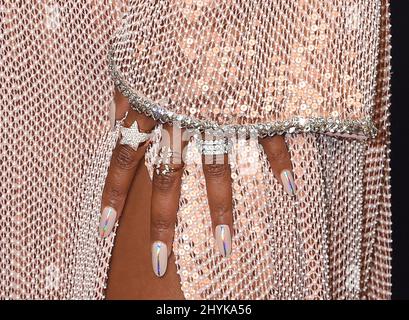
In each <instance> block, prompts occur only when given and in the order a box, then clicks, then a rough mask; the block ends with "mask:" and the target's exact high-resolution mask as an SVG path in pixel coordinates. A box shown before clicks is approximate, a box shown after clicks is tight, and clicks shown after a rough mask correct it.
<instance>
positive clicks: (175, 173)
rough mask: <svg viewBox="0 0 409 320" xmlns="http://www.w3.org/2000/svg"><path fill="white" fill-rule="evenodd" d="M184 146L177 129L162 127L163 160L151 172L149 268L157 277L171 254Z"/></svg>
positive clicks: (161, 274)
mask: <svg viewBox="0 0 409 320" xmlns="http://www.w3.org/2000/svg"><path fill="white" fill-rule="evenodd" d="M165 136H166V138H165ZM186 145H187V141H182V136H181V131H180V130H176V129H175V130H173V127H172V126H169V125H164V130H163V132H162V149H161V150H162V155H163V157H162V163H161V164H158V166H157V167H156V168H155V170H154V174H153V181H152V204H151V245H152V247H151V250H152V267H153V271H154V273H155V274H156V276H158V277H162V276H163V275H164V274H165V272H166V268H167V261H168V257H169V255H170V254H171V248H172V241H173V236H174V232H175V224H176V215H177V210H178V207H179V198H180V192H181V184H182V174H183V168H184V164H183V159H182V150H183V148H184V147H185V146H186Z"/></svg>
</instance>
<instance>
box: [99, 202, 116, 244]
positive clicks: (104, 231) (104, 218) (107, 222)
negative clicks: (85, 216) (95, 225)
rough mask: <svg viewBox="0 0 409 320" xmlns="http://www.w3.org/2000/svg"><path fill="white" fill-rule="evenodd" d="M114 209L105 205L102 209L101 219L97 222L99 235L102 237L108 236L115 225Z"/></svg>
mask: <svg viewBox="0 0 409 320" xmlns="http://www.w3.org/2000/svg"><path fill="white" fill-rule="evenodd" d="M115 221H116V210H115V209H114V208H111V207H105V208H104V210H102V215H101V220H100V222H99V235H100V236H101V237H102V238H105V237H108V236H109V234H110V233H111V231H112V228H113V227H114V225H115Z"/></svg>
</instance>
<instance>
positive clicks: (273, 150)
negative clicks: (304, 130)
mask: <svg viewBox="0 0 409 320" xmlns="http://www.w3.org/2000/svg"><path fill="white" fill-rule="evenodd" d="M260 143H261V145H262V146H263V148H264V151H265V153H266V155H267V158H268V161H269V162H270V166H271V169H272V170H273V173H274V176H275V177H276V178H277V179H278V181H280V182H281V184H282V185H283V187H284V190H285V191H286V192H287V193H288V194H289V195H290V196H294V195H295V193H296V185H295V182H294V176H293V173H292V163H291V156H290V153H289V152H288V148H287V145H286V143H285V139H284V137H283V136H273V137H267V138H264V139H261V140H260Z"/></svg>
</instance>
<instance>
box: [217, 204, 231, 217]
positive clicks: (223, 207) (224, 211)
mask: <svg viewBox="0 0 409 320" xmlns="http://www.w3.org/2000/svg"><path fill="white" fill-rule="evenodd" d="M230 212H231V209H230V207H229V206H228V205H227V204H225V203H220V204H218V205H217V206H216V207H215V208H214V215H215V218H216V219H217V220H221V219H225V218H226V217H228V215H229V214H230Z"/></svg>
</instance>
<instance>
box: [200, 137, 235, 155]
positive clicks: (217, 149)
mask: <svg viewBox="0 0 409 320" xmlns="http://www.w3.org/2000/svg"><path fill="white" fill-rule="evenodd" d="M199 148H200V152H201V153H202V154H203V155H205V156H218V155H223V154H228V153H229V152H230V151H231V149H232V142H231V141H230V139H228V138H226V137H224V138H216V139H213V140H200V142H199Z"/></svg>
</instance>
